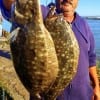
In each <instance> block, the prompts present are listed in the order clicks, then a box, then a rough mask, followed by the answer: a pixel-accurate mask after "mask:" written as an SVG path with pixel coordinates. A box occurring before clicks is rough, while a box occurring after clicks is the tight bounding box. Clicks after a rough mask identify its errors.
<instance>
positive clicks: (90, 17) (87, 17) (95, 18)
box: [84, 16, 100, 20]
mask: <svg viewBox="0 0 100 100" xmlns="http://www.w3.org/2000/svg"><path fill="white" fill-rule="evenodd" d="M84 18H86V19H92V20H100V16H84Z"/></svg>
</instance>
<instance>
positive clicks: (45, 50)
mask: <svg viewBox="0 0 100 100" xmlns="http://www.w3.org/2000/svg"><path fill="white" fill-rule="evenodd" d="M15 8H16V9H15V12H14V16H13V20H14V21H15V22H17V23H18V24H20V26H21V27H19V30H17V29H15V30H14V32H15V33H13V36H12V37H11V40H10V47H11V54H12V59H13V63H14V68H15V70H16V72H17V74H18V76H19V78H20V80H21V81H22V83H23V85H24V86H25V87H26V89H27V90H28V91H29V92H30V94H31V96H33V98H34V99H35V100H41V96H40V94H42V93H43V92H46V91H47V90H48V89H49V88H50V86H51V85H52V84H53V82H54V81H55V79H56V77H57V74H58V71H59V69H58V60H57V56H56V51H55V46H54V42H53V40H52V38H51V35H50V34H49V32H48V31H47V29H46V28H45V26H44V24H43V20H42V15H41V10H40V2H39V0H23V1H21V0H17V1H16V5H15ZM16 30H17V31H16ZM52 72H53V73H52Z"/></svg>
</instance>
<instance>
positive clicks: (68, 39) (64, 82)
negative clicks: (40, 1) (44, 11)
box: [44, 7, 79, 100]
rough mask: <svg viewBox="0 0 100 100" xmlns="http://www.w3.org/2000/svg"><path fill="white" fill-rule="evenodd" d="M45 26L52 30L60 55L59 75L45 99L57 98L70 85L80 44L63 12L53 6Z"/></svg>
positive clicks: (58, 54) (57, 51) (75, 69)
mask: <svg viewBox="0 0 100 100" xmlns="http://www.w3.org/2000/svg"><path fill="white" fill-rule="evenodd" d="M45 26H46V28H47V29H48V31H49V32H50V34H51V36H52V38H53V41H54V44H55V48H56V53H57V57H58V63H59V72H58V76H57V78H56V80H55V82H54V84H53V85H52V87H51V88H50V89H49V90H48V93H47V94H46V95H45V96H44V99H45V100H55V99H56V97H57V96H58V95H59V94H60V93H61V92H62V91H63V90H64V89H65V87H67V86H68V84H69V83H70V82H71V80H72V79H73V78H74V76H75V74H76V72H77V65H78V58H79V46H78V42H77V40H76V37H75V35H74V32H73V31H72V29H71V26H70V24H69V23H68V22H66V21H65V20H64V17H63V15H62V14H58V15H57V14H56V13H55V7H52V8H51V10H50V11H49V13H48V16H47V18H46V19H45Z"/></svg>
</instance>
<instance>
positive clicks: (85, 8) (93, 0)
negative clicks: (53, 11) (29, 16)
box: [3, 0, 100, 32]
mask: <svg viewBox="0 0 100 100" xmlns="http://www.w3.org/2000/svg"><path fill="white" fill-rule="evenodd" d="M54 1H55V0H41V4H44V5H48V4H49V3H50V2H54ZM99 5H100V0H79V3H78V7H77V9H76V11H77V12H78V13H79V14H80V15H81V16H100V6H99ZM10 27H11V24H9V22H7V21H6V20H4V21H3V28H4V29H6V30H7V31H8V32H9V31H10Z"/></svg>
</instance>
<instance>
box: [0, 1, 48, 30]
mask: <svg viewBox="0 0 100 100" xmlns="http://www.w3.org/2000/svg"><path fill="white" fill-rule="evenodd" d="M15 1H16V0H0V10H1V13H2V16H3V17H4V18H5V19H6V20H8V21H10V22H11V23H12V27H11V31H13V30H14V29H15V28H16V27H17V26H18V25H17V23H16V22H12V19H11V13H12V11H13V10H14V2H15ZM41 9H42V11H43V18H45V17H46V15H47V13H48V8H46V7H45V6H44V5H41Z"/></svg>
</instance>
